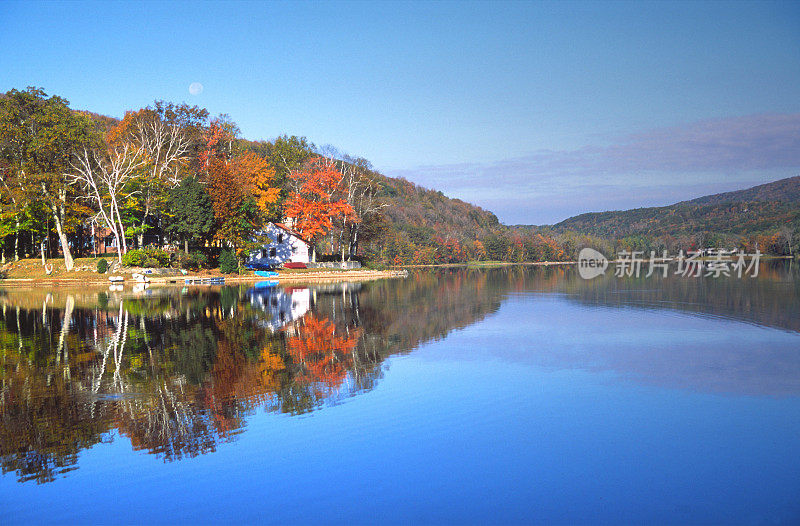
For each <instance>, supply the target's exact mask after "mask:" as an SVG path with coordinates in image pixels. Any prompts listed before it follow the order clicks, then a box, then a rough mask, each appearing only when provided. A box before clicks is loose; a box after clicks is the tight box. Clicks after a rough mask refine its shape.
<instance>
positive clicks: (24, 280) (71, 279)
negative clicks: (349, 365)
mask: <svg viewBox="0 0 800 526" xmlns="http://www.w3.org/2000/svg"><path fill="white" fill-rule="evenodd" d="M98 259H99V258H98ZM98 259H95V258H78V259H76V260H75V267H74V268H73V270H72V271H67V269H66V268H65V266H64V260H63V259H58V260H55V259H52V260H49V261H48V262H47V265H48V268H52V271H51V272H50V273H49V274H48V273H47V272H46V271H45V268H44V267H43V266H42V261H41V259H21V260H19V261H13V262H9V263H6V265H4V266H3V267H2V274H3V279H0V285H2V284H5V285H15V284H16V285H35V284H51V285H65V286H69V285H78V284H98V285H99V284H108V283H109V280H108V278H109V276H112V275H113V276H122V277H123V278H125V280H126V281H131V274H133V273H134V272H141V270H142V269H140V268H135V267H119V266H113V267H112V268H110V269H109V270H108V271H107V272H106V273H104V274H100V273H98V272H97V261H98ZM106 261H109V263H113V261H112V260H110V259H106ZM160 272H163V273H160ZM402 275H403V272H402V271H398V270H369V269H353V270H343V269H335V268H315V269H282V270H280V271H279V272H278V277H277V278H275V279H278V280H279V281H292V282H301V281H311V282H319V281H347V280H368V279H381V278H388V277H400V276H402ZM148 277H149V278H150V280H151V283H153V284H169V283H184V281H185V280H186V279H202V278H211V277H224V278H225V281H226V282H254V281H263V280H264V279H265V278H263V277H260V276H256V275H255V273H254V272H253V271H249V270H248V271H242V273H241V274H221V273H220V271H219V269H203V270H199V271H187V272H186V274H183V272H181V271H180V270H178V269H155V272H154V273H153V274H151V275H149V276H148Z"/></svg>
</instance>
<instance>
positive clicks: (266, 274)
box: [256, 270, 278, 278]
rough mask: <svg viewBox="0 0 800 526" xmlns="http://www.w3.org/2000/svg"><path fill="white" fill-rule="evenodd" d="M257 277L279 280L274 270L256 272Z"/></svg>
mask: <svg viewBox="0 0 800 526" xmlns="http://www.w3.org/2000/svg"><path fill="white" fill-rule="evenodd" d="M256 276H258V277H259V278H277V277H278V273H277V272H275V271H274V270H256Z"/></svg>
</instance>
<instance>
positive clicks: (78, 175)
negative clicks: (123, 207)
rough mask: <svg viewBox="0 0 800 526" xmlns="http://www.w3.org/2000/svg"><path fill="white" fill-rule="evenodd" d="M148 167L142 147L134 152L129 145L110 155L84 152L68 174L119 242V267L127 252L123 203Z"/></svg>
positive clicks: (104, 152)
mask: <svg viewBox="0 0 800 526" xmlns="http://www.w3.org/2000/svg"><path fill="white" fill-rule="evenodd" d="M145 163H146V158H145V157H144V155H143V152H142V147H141V146H139V147H138V148H133V147H131V146H129V145H127V144H126V145H124V146H122V147H121V148H113V149H109V150H107V151H99V150H91V151H90V150H87V149H84V151H83V154H82V155H78V156H76V158H75V160H73V161H70V165H71V167H72V170H73V172H72V173H67V174H65V175H66V176H67V177H68V179H69V181H70V184H77V185H80V187H81V189H82V190H83V192H84V194H85V197H86V198H87V199H89V200H91V201H92V202H93V203H94V205H95V206H96V207H97V210H98V212H97V217H98V218H99V219H101V220H102V222H103V224H105V226H106V227H108V229H109V230H110V231H111V233H112V235H113V236H114V239H115V240H116V242H117V259H118V260H119V262H120V263H122V255H123V254H124V253H125V252H127V250H128V245H127V242H126V240H125V227H124V225H123V223H122V214H121V213H120V201H121V200H122V199H123V198H125V197H128V196H130V195H131V193H125V186H126V184H127V183H128V182H129V181H130V180H131V179H132V178H133V177H134V176H135V175H136V174H137V171H138V170H139V169H140V168H142V166H144V165H145Z"/></svg>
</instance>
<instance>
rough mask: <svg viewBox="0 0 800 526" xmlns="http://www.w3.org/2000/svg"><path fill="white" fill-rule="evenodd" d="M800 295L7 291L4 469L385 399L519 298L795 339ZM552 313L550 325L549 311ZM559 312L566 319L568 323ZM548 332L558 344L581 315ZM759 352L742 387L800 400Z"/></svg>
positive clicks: (21, 469) (219, 436) (525, 272)
mask: <svg viewBox="0 0 800 526" xmlns="http://www.w3.org/2000/svg"><path fill="white" fill-rule="evenodd" d="M798 283H800V281H799V280H798V279H797V274H796V269H793V268H791V267H789V266H788V265H783V266H774V265H773V266H770V265H766V266H765V268H764V269H763V270H762V272H761V274H760V276H759V278H758V279H753V280H737V279H729V280H711V279H706V280H704V279H695V280H692V279H688V278H680V277H678V278H667V279H658V278H652V279H649V280H644V279H642V280H620V279H616V278H608V279H604V280H596V281H591V282H586V281H583V280H581V279H580V278H578V277H577V273H575V272H574V269H569V268H550V269H538V268H525V267H512V268H504V269H497V270H467V269H452V270H442V271H436V272H418V273H414V274H412V275H411V276H410V277H409V278H408V279H405V280H399V281H380V282H373V283H368V284H363V285H359V284H337V285H326V286H314V287H291V288H282V287H279V286H277V285H276V284H274V283H269V282H266V283H263V284H259V285H258V286H256V287H222V288H216V289H211V288H206V289H203V288H196V289H178V288H175V289H159V288H149V289H146V290H144V289H142V290H137V291H133V292H131V293H125V292H124V291H107V290H104V291H91V290H80V291H75V290H67V289H63V290H56V291H50V292H41V291H31V290H14V289H10V290H6V291H4V292H2V294H1V295H0V304H1V305H2V309H1V310H0V366H1V369H0V375H1V376H0V382H2V398H0V415H1V416H0V418H1V420H2V422H1V423H2V427H0V461H1V462H2V469H3V472H4V473H14V474H15V476H16V477H17V478H18V480H20V481H28V480H35V481H37V482H39V483H42V482H49V481H52V480H54V479H55V478H56V477H57V476H60V475H63V474H65V473H68V472H69V471H71V470H73V469H76V467H77V463H78V455H79V453H80V451H81V450H83V449H85V448H88V447H91V446H92V445H94V444H97V443H99V442H104V441H111V440H114V438H115V437H116V436H117V435H122V436H124V437H127V438H128V439H129V440H130V442H131V444H132V445H133V447H134V448H135V449H137V450H143V451H147V452H149V453H153V454H156V455H158V456H160V457H161V458H163V459H164V460H166V461H173V460H178V459H182V458H186V457H194V456H196V455H200V454H204V453H208V452H212V451H214V450H215V449H216V448H217V447H219V445H220V444H222V443H225V442H229V441H232V440H235V439H236V437H237V435H238V434H240V433H241V432H242V431H243V429H244V428H245V426H246V423H247V419H248V417H249V416H250V415H252V414H253V413H254V412H255V411H258V410H266V411H270V412H281V413H286V414H291V415H297V414H303V413H307V412H309V411H313V410H315V409H318V408H320V407H322V406H325V405H328V404H337V403H340V402H341V401H342V400H343V399H345V398H347V397H350V396H353V395H355V394H357V393H360V392H363V391H367V390H370V389H372V388H373V387H374V386H375V385H376V383H377V382H379V381H380V379H381V378H382V375H383V374H384V372H383V367H382V364H383V362H384V361H385V359H386V358H387V357H389V356H391V355H394V354H398V353H405V352H409V351H411V350H413V349H415V348H417V347H419V345H420V344H422V343H424V342H426V341H429V340H435V339H439V338H443V337H445V336H446V335H447V334H448V333H450V332H451V331H453V330H454V329H458V328H463V327H467V326H469V325H472V324H474V323H476V322H477V321H479V320H481V319H483V318H484V317H486V316H487V315H489V314H491V313H494V312H495V311H497V310H498V309H499V308H500V306H501V304H502V303H503V302H504V301H506V300H507V299H508V298H515V297H519V296H520V295H531V294H532V293H533V294H534V295H535V293H543V294H544V295H546V296H547V297H558V298H564V299H565V301H566V302H568V303H570V304H572V305H579V306H583V307H585V308H588V309H590V310H591V309H594V308H596V307H598V306H601V307H613V308H631V309H633V315H635V312H636V311H639V312H641V309H647V310H648V311H661V310H663V309H669V310H675V311H681V312H685V313H688V314H691V315H694V314H696V313H701V314H703V315H711V316H719V317H723V318H725V319H730V320H736V321H745V322H748V323H752V324H758V325H763V326H769V327H776V328H780V329H782V330H786V331H798V330H800V322H799V321H798V320H800V316H798V314H799V313H800V303H798V302H800V294H799V293H798ZM539 313H540V318H542V319H546V314H547V311H546V309H541V310H540V311H539ZM552 315H553V316H554V318H555V317H558V316H561V317H562V318H563V310H562V311H559V310H558V309H557V310H556V311H554V312H553V313H552ZM604 321H607V320H598V322H597V323H602V322H604ZM542 327H543V329H542V331H543V332H542V333H541V334H539V336H544V337H546V335H547V331H548V330H550V329H552V330H555V328H557V327H569V320H564V319H560V320H558V321H553V322H552V324H550V325H549V326H548V325H547V324H546V323H545V324H544V325H543V326H542ZM620 330H622V329H620ZM510 337H511V338H513V337H514V334H511V336H510ZM553 341H554V342H555V341H556V340H553ZM544 343H545V345H543V350H542V352H540V353H539V354H538V357H539V358H538V359H540V360H545V361H548V363H550V364H553V363H554V364H556V365H557V366H561V367H576V366H578V367H579V366H583V365H584V364H585V363H587V361H590V362H592V363H600V362H603V361H605V362H604V363H606V364H607V365H606V366H607V367H608V368H612V369H614V370H617V371H622V372H624V371H626V370H629V371H635V372H637V374H640V375H645V376H647V375H649V376H650V377H651V378H658V379H659V380H658V381H660V382H662V383H663V382H666V383H669V382H670V381H676V380H675V379H680V378H686V377H690V378H691V377H693V375H695V376H697V375H696V374H695V373H696V372H697V371H698V370H705V369H706V368H707V367H708V364H709V363H710V362H709V361H705V362H704V360H710V361H711V362H714V361H715V360H717V361H718V355H714V354H713V353H703V352H699V350H697V349H690V351H691V353H693V354H691V356H690V355H689V354H687V353H686V352H683V353H674V354H669V353H663V352H662V353H658V352H656V353H651V354H650V355H647V356H643V355H642V354H641V353H640V352H634V351H636V350H637V349H639V350H640V348H639V347H636V345H635V344H632V345H631V346H628V347H624V346H623V348H622V351H618V350H616V351H615V350H612V349H610V348H603V347H601V348H599V350H597V351H596V353H595V354H593V355H592V354H586V353H581V352H577V351H576V349H571V348H568V347H569V346H568V345H565V344H563V342H562V343H561V344H559V345H555V344H552V345H550V346H549V347H548V346H547V345H546V341H545V342H544ZM631 349H633V351H632V350H631ZM467 351H468V350H467ZM626 352H628V353H629V354H625V353H626ZM781 352H783V350H781ZM746 353H747V350H746V349H742V348H738V349H737V348H728V349H726V355H725V356H726V357H727V359H728V361H729V362H731V363H733V362H735V363H736V364H738V365H742V364H745V365H742V368H740V369H736V365H734V366H733V367H734V371H735V372H736V373H737V374H738V373H740V372H741V371H742V370H744V369H747V371H746V372H745V373H744V374H743V376H742V375H740V376H739V377H738V379H734V381H733V382H732V383H731V382H729V385H727V388H729V389H734V390H735V389H737V386H743V387H742V389H744V390H745V391H747V389H749V387H748V386H750V385H751V384H757V385H769V384H770V383H773V384H774V383H775V382H776V379H777V380H778V383H780V382H783V383H781V384H780V385H781V386H782V393H783V394H787V393H788V394H795V395H796V394H800V385H798V382H797V381H792V380H791V379H789V380H786V378H784V376H785V374H783V373H786V374H789V375H790V376H792V375H794V376H793V377H796V378H799V377H800V374H795V373H800V370H798V363H800V362H798V360H797V359H796V358H794V357H793V356H788V355H785V353H784V354H781V355H780V356H779V358H780V359H779V360H778V361H777V362H776V361H775V356H773V355H770V354H769V352H767V355H762V356H759V357H758V359H759V360H761V362H760V363H762V364H770V363H772V364H773V365H772V366H766V367H759V366H758V365H753V364H752V361H750V362H748V360H749V357H748V356H747V355H746ZM542 357H544V358H542ZM643 360H644V362H646V363H647V367H644V368H642V367H641V364H642V363H643ZM774 363H779V364H781V365H780V367H779V368H778V369H780V370H777V371H776V367H775V366H774ZM722 368H723V369H724V367H722ZM718 369H719V367H718ZM642 371H644V372H642ZM668 371H677V372H678V374H676V375H670V374H667V373H665V372H668ZM722 375H723V377H724V371H723V373H722ZM748 375H749V376H748ZM700 376H702V375H700ZM734 377H736V375H734ZM665 378H666V379H665ZM719 378H720V375H719V374H715V375H711V376H709V379H708V380H707V381H710V382H713V381H719ZM737 382H739V383H738V384H737ZM676 385H678V387H682V385H680V382H678V383H677V384H676Z"/></svg>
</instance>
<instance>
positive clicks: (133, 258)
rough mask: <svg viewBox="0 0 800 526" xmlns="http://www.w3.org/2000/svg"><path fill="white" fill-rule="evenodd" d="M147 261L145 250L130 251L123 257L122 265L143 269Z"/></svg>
mask: <svg viewBox="0 0 800 526" xmlns="http://www.w3.org/2000/svg"><path fill="white" fill-rule="evenodd" d="M145 259H147V256H146V255H145V253H144V250H140V249H134V250H129V251H127V252H126V253H125V254H123V255H122V264H123V265H125V266H126V267H141V266H142V265H144V260H145Z"/></svg>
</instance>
